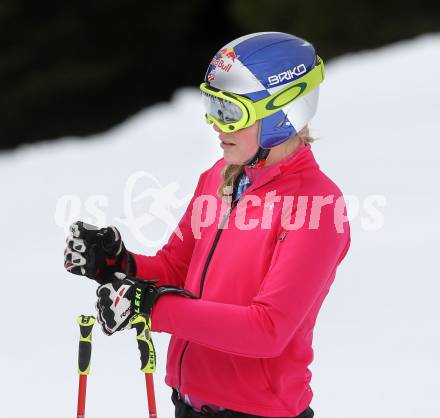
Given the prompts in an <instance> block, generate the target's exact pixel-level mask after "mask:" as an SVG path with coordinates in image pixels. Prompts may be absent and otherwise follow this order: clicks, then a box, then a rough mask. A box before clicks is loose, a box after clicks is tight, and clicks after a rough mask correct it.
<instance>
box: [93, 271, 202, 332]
mask: <svg viewBox="0 0 440 418" xmlns="http://www.w3.org/2000/svg"><path fill="white" fill-rule="evenodd" d="M157 282H158V280H142V281H140V280H136V279H135V278H134V277H131V276H127V275H125V274H123V273H115V280H114V281H112V282H111V283H108V284H104V285H102V286H99V287H98V289H97V290H96V294H97V296H98V301H97V302H96V310H97V320H98V322H99V323H100V324H101V327H102V330H103V331H104V333H105V334H107V335H112V334H113V333H115V332H116V331H122V330H123V329H128V328H131V325H130V319H131V318H132V317H133V316H134V315H136V314H138V313H143V314H145V315H147V316H148V317H149V316H150V314H151V310H152V308H153V305H154V304H155V303H156V301H157V299H158V298H159V297H160V296H162V295H164V294H167V293H174V294H178V295H181V296H186V297H190V298H197V296H195V295H194V294H193V293H191V292H190V291H188V290H185V289H180V288H178V287H175V286H159V287H157V286H155V283H157Z"/></svg>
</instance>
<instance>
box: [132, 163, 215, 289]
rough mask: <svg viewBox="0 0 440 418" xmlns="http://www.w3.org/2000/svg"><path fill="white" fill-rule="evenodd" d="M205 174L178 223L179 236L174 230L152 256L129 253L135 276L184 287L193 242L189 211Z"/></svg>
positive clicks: (161, 284)
mask: <svg viewBox="0 0 440 418" xmlns="http://www.w3.org/2000/svg"><path fill="white" fill-rule="evenodd" d="M205 175H206V172H205V173H203V174H202V175H201V176H200V178H199V182H198V184H197V187H196V190H195V192H194V195H193V197H192V198H191V201H190V203H189V205H188V207H187V209H186V211H185V213H184V215H183V217H182V219H181V220H180V222H179V224H178V228H179V229H180V232H181V234H182V235H181V236H182V239H181V238H180V237H179V236H178V235H177V234H176V231H174V232H173V233H172V234H171V236H170V238H169V240H168V242H167V243H166V244H165V245H164V246H163V247H162V249H160V250H159V251H158V252H157V253H156V255H154V256H146V255H142V254H135V253H132V254H133V257H134V260H135V263H136V277H137V278H138V279H141V280H149V279H159V282H158V283H157V285H158V286H163V285H174V286H178V287H184V284H185V278H186V274H187V271H188V266H189V263H190V261H191V256H192V252H193V249H194V243H195V238H194V234H193V231H192V227H191V214H192V210H193V206H194V201H195V199H196V198H197V196H199V195H200V194H201V191H202V188H203V183H204V179H205ZM176 230H177V228H176Z"/></svg>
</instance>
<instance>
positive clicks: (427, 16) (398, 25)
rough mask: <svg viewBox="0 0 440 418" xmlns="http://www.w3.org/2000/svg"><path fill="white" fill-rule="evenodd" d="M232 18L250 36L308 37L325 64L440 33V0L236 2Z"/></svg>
mask: <svg viewBox="0 0 440 418" xmlns="http://www.w3.org/2000/svg"><path fill="white" fill-rule="evenodd" d="M228 15H229V17H230V19H231V20H232V21H233V22H235V23H236V24H237V25H239V26H240V28H241V29H242V30H244V31H245V32H246V31H247V32H257V31H261V30H276V31H281V32H289V33H293V34H295V35H298V36H300V37H303V38H305V39H307V40H309V41H310V42H312V43H313V44H314V45H315V47H316V48H317V49H318V51H319V53H320V54H321V56H322V57H324V59H329V58H332V57H334V56H337V55H340V54H343V53H346V52H350V51H359V50H362V49H369V48H375V47H378V46H381V45H385V44H388V43H391V42H395V41H398V40H401V39H405V38H411V37H413V36H415V35H418V34H421V33H426V32H435V31H440V2H439V1H438V0H420V1H418V2H417V3H415V2H413V3H404V2H402V1H399V0H388V1H383V0H357V1H351V0H333V1H325V0H321V1H309V2H306V1H299V0H275V1H273V2H268V1H267V0H235V1H231V2H229V3H228Z"/></svg>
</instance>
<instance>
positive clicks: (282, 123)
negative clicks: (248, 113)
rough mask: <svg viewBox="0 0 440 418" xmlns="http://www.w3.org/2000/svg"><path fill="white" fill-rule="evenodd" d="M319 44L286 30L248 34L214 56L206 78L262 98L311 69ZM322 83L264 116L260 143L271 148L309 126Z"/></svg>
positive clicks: (213, 84) (218, 86) (227, 88)
mask: <svg viewBox="0 0 440 418" xmlns="http://www.w3.org/2000/svg"><path fill="white" fill-rule="evenodd" d="M318 59H319V58H318V57H317V54H316V51H315V48H314V47H313V45H311V44H310V43H309V42H307V41H305V40H304V39H301V38H298V37H296V36H293V35H290V34H288V33H282V32H258V33H252V34H250V35H246V36H242V37H240V38H238V39H235V40H234V41H232V42H230V43H228V44H227V45H225V46H224V47H223V48H221V49H220V50H219V51H218V52H217V54H216V55H215V56H214V58H213V59H212V61H211V63H210V65H209V67H208V70H207V71H206V75H205V82H206V83H208V85H209V86H211V87H214V88H216V89H219V90H223V91H227V92H231V93H235V94H239V95H241V96H245V97H247V98H249V99H250V100H252V101H253V102H256V101H258V100H261V99H264V98H266V97H269V96H271V95H273V94H275V93H276V92H278V91H279V90H280V89H282V88H283V87H285V86H286V85H287V84H288V83H292V82H294V81H295V80H297V79H298V78H300V77H302V76H304V75H305V74H307V73H308V72H309V71H311V70H312V69H313V68H314V67H315V65H317V63H318ZM318 98H319V86H317V87H316V88H314V89H313V90H312V91H310V92H309V93H307V94H304V95H303V96H301V97H299V98H298V99H296V100H294V101H293V102H291V103H289V104H288V105H286V106H285V107H283V108H281V109H280V110H279V111H278V112H276V113H274V114H272V115H270V116H267V117H265V118H263V119H261V121H260V133H259V145H260V147H261V148H262V149H270V148H273V147H274V146H276V145H278V144H281V143H283V142H284V141H286V140H287V139H288V138H290V137H291V136H292V135H294V134H296V133H297V132H299V131H300V130H301V129H302V128H304V127H305V126H306V125H307V123H308V122H309V121H310V120H311V119H312V118H313V116H314V115H315V113H316V109H317V106H318Z"/></svg>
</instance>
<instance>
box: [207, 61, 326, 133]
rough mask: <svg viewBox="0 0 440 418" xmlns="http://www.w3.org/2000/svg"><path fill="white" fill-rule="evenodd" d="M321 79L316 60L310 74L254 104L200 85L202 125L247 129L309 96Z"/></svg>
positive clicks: (321, 70)
mask: <svg viewBox="0 0 440 418" xmlns="http://www.w3.org/2000/svg"><path fill="white" fill-rule="evenodd" d="M323 80H324V62H323V61H322V59H321V58H320V57H317V64H316V65H315V67H314V68H313V69H312V70H311V71H309V72H308V73H307V74H305V75H304V76H302V77H300V78H298V79H296V80H295V81H293V82H292V83H289V84H287V85H286V86H285V87H283V88H282V89H281V90H278V91H277V92H276V93H274V94H272V95H270V96H269V97H266V98H264V99H262V100H258V101H257V102H253V101H252V100H250V99H249V98H247V97H245V96H241V95H239V94H234V93H230V92H227V91H223V90H219V89H216V88H214V87H211V86H210V85H209V84H208V83H202V84H201V85H200V90H201V91H202V98H203V104H204V106H205V110H206V114H205V118H206V122H207V123H213V124H215V125H216V126H217V127H218V128H219V129H220V130H221V131H223V132H235V131H238V130H239V129H243V128H247V127H249V126H252V125H253V124H254V123H255V122H256V121H257V120H259V119H263V118H265V117H267V116H270V115H272V114H274V113H276V112H278V111H279V110H280V109H281V108H283V107H284V106H286V105H288V104H290V103H292V102H293V101H294V100H296V99H298V98H299V97H301V96H304V95H306V94H307V93H310V92H311V91H312V90H313V89H314V88H315V87H317V86H318V85H319V84H320V83H322V81H323Z"/></svg>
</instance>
